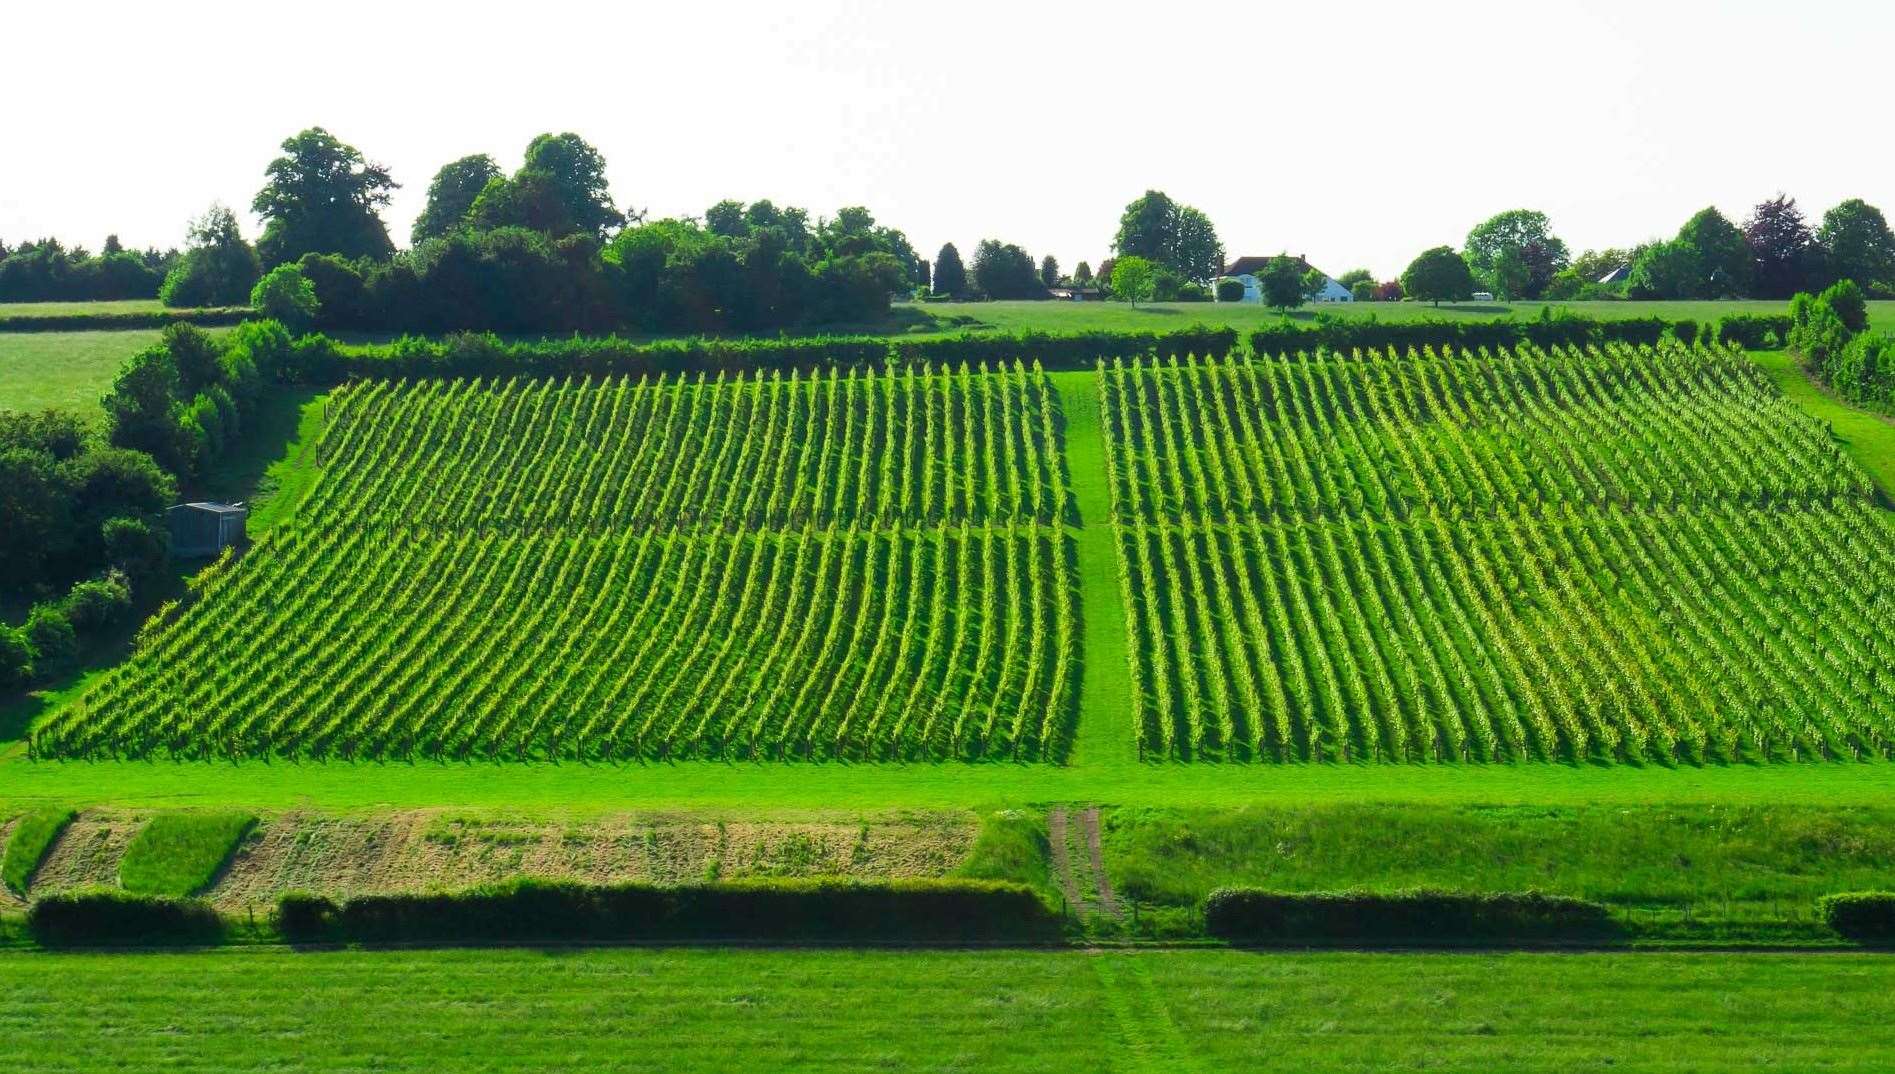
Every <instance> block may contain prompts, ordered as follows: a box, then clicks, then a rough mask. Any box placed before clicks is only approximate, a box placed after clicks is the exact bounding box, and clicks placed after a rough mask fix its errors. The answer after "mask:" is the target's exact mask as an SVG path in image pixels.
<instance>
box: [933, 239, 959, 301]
mask: <svg viewBox="0 0 1895 1074" xmlns="http://www.w3.org/2000/svg"><path fill="white" fill-rule="evenodd" d="M966 292H967V270H966V268H964V267H963V266H962V265H961V252H960V251H959V250H956V249H955V248H954V244H953V243H951V242H950V243H947V244H945V245H943V246H942V247H941V252H940V253H938V254H935V255H934V293H935V294H937V295H959V294H965V293H966Z"/></svg>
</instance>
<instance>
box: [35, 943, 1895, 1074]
mask: <svg viewBox="0 0 1895 1074" xmlns="http://www.w3.org/2000/svg"><path fill="white" fill-rule="evenodd" d="M0 974H4V976H5V979H6V980H7V983H8V987H7V988H6V989H5V990H4V991H0V1054H5V1055H7V1056H9V1057H11V1064H10V1067H9V1069H11V1070H14V1071H18V1072H19V1074H63V1072H66V1071H80V1070H96V1069H100V1068H102V1067H117V1068H123V1069H141V1070H142V1069H155V1068H158V1067H175V1068H180V1069H191V1070H200V1071H207V1072H209V1071H248V1070H266V1069H279V1068H282V1067H285V1066H293V1067H295V1068H296V1069H299V1070H309V1071H343V1070H358V1069H361V1067H362V1064H363V1062H364V1061H365V1058H366V1057H373V1064H374V1066H375V1067H376V1069H380V1070H392V1071H408V1070H412V1071H429V1072H440V1074H451V1072H457V1071H475V1070H494V1069H538V1068H539V1067H540V1066H541V1065H542V1064H543V1062H544V1061H545V1059H546V1056H547V1055H548V1051H547V1049H548V1046H549V1045H548V1042H549V1041H557V1045H556V1051H557V1054H558V1058H559V1062H560V1064H561V1065H562V1066H563V1067H565V1068H568V1069H607V1068H611V1069H620V1068H636V1069H653V1070H668V1071H696V1070H702V1071H722V1070H728V1069H730V1068H732V1067H733V1066H748V1067H752V1068H755V1069H767V1070H809V1071H832V1070H855V1069H894V1070H920V1071H927V1070H943V1071H945V1070H982V1071H1014V1070H1017V1071H1044V1070H1117V1069H1135V1070H1136V1069H1149V1070H1168V1071H1199V1070H1202V1071H1211V1070H1237V1069H1245V1070H1266V1069H1267V1070H1276V1069H1286V1070H1297V1071H1308V1072H1311V1074H1325V1072H1338V1074H1340V1072H1352V1071H1369V1070H1388V1069H1395V1068H1407V1067H1422V1068H1428V1069H1450V1070H1500V1069H1505V1070H1509V1071H1522V1072H1546V1074H1554V1072H1559V1074H1564V1072H1567V1071H1572V1070H1580V1069H1606V1068H1609V1069H1612V1070H1615V1071H1633V1072H1641V1074H1661V1072H1682V1071H1687V1070H1730V1069H1738V1068H1748V1067H1753V1066H1756V1067H1763V1068H1767V1069H1783V1070H1815V1069H1821V1070H1834V1071H1859V1072H1865V1074H1866V1072H1868V1071H1879V1070H1885V1069H1888V1067H1889V1066H1890V1065H1891V1064H1895V1032H1891V1030H1890V1028H1889V1026H1888V1023H1887V1019H1886V1017H1885V1010H1884V1008H1885V1006H1886V1001H1887V996H1888V992H1889V989H1890V987H1891V986H1892V985H1895V963H1890V962H1889V961H1888V960H1887V959H1884V958H1879V957H1876V956H1872V955H1870V956H1864V955H1801V956H1787V955H1769V954H1750V955H1743V954H1728V953H1726V954H1636V955H1628V954H1577V955H1575V954H1506V955H1490V954H1451V955H1450V954H1293V953H1277V954H1271V955H1267V956H1259V955H1255V954H1249V953H1243V952H1230V951H1146V952H1126V951H1098V952H1034V951H746V950H729V949H724V950H692V949H682V950H659V951H649V950H583V949H580V950H563V949H548V950H503V951H469V950H441V951H426V950H392V951H391V950H383V951H321V952H304V953H293V952H285V951H256V952H233V953H228V954H152V953H141V954H130V955H114V954H22V953H6V954H0ZM1550 982H1557V987H1549V983H1550ZM102 1027H103V1028H104V1029H105V1030H109V1031H104V1032H102Z"/></svg>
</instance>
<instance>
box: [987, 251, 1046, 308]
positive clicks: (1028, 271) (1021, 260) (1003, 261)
mask: <svg viewBox="0 0 1895 1074" xmlns="http://www.w3.org/2000/svg"><path fill="white" fill-rule="evenodd" d="M973 268H974V286H975V287H977V288H979V289H980V291H981V293H983V294H985V295H986V296H987V297H988V298H1002V299H1005V298H1038V297H1041V296H1043V295H1044V294H1045V293H1046V292H1045V288H1044V287H1043V286H1042V285H1041V284H1040V276H1039V271H1038V270H1037V269H1036V268H1035V267H1034V265H1033V257H1032V255H1030V254H1028V253H1027V252H1026V251H1025V250H1022V249H1021V248H1020V247H1018V246H1015V245H1013V244H1012V243H1003V242H1001V241H1000V240H998V239H982V240H981V243H980V245H979V246H977V247H975V248H974V266H973Z"/></svg>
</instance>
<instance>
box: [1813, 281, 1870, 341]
mask: <svg viewBox="0 0 1895 1074" xmlns="http://www.w3.org/2000/svg"><path fill="white" fill-rule="evenodd" d="M1817 301H1818V302H1822V303H1825V304H1826V305H1828V306H1829V308H1830V309H1831V310H1834V311H1835V314H1836V316H1837V317H1838V318H1840V319H1841V320H1842V326H1843V327H1844V328H1846V329H1848V330H1849V331H1851V332H1860V331H1862V330H1864V329H1866V328H1868V327H1869V304H1868V302H1866V301H1865V300H1864V299H1863V297H1862V288H1860V287H1857V286H1856V282H1855V281H1854V280H1838V281H1836V282H1835V283H1833V284H1831V285H1830V286H1829V289H1828V290H1827V291H1824V292H1823V293H1822V294H1820V295H1818V296H1817Z"/></svg>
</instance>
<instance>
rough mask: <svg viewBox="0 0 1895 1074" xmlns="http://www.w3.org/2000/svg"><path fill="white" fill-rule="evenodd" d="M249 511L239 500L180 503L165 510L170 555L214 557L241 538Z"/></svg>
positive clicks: (188, 557)
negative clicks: (234, 501)
mask: <svg viewBox="0 0 1895 1074" xmlns="http://www.w3.org/2000/svg"><path fill="white" fill-rule="evenodd" d="M249 514H250V512H249V511H247V510H246V509H245V508H244V505H243V504H240V503H181V504H178V505H177V506H176V507H169V508H166V509H165V522H167V523H168V524H169V525H170V527H171V554H172V555H174V556H178V557H180V558H185V559H196V558H201V557H205V556H215V555H217V554H218V553H220V552H222V551H223V550H224V549H226V548H229V547H230V546H231V545H234V544H236V543H237V542H238V541H240V540H242V539H243V523H244V519H245V518H246V517H248V516H249Z"/></svg>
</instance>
